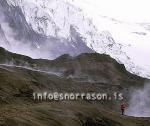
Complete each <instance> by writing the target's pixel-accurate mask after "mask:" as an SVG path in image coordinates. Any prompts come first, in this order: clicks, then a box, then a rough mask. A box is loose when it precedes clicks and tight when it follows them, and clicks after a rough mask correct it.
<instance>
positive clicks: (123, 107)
mask: <svg viewBox="0 0 150 126" xmlns="http://www.w3.org/2000/svg"><path fill="white" fill-rule="evenodd" d="M120 109H121V114H122V115H124V111H125V103H121V105H120Z"/></svg>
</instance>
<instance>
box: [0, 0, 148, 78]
mask: <svg viewBox="0 0 150 126" xmlns="http://www.w3.org/2000/svg"><path fill="white" fill-rule="evenodd" d="M0 12H1V13H0V17H1V20H0V36H2V37H1V38H2V40H1V41H0V46H2V47H4V48H6V49H8V50H9V51H12V52H16V53H20V54H24V55H28V56H31V57H32V58H51V59H53V58H56V57H58V56H59V55H62V54H64V53H69V54H70V55H77V54H79V53H84V52H98V53H106V54H109V55H110V56H112V57H113V58H115V59H116V60H117V61H118V62H120V63H122V64H125V66H126V68H127V70H128V71H130V72H132V73H134V74H137V75H140V76H143V77H147V78H150V73H149V71H146V70H144V69H143V68H140V67H137V66H136V65H135V63H133V62H132V59H131V58H130V55H127V53H126V52H127V50H128V46H127V48H125V46H123V45H122V44H118V43H119V41H116V39H114V38H113V36H114V34H112V33H114V32H112V31H111V30H109V29H104V30H103V29H100V28H98V27H97V26H96V24H95V23H94V22H93V21H92V19H90V18H88V17H87V16H86V15H85V14H84V13H83V11H82V10H81V8H79V7H77V6H76V5H75V2H74V0H1V1H0ZM102 19H103V20H105V17H102ZM109 22H113V21H112V20H109ZM99 23H101V20H100V21H99ZM102 24H103V22H102ZM105 25H106V26H107V24H105ZM103 27H104V26H103ZM107 27H108V26H107ZM146 28H147V27H146ZM133 34H140V35H143V34H144V33H143V32H135V33H133Z"/></svg>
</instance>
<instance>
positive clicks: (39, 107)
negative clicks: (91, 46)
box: [0, 48, 150, 126]
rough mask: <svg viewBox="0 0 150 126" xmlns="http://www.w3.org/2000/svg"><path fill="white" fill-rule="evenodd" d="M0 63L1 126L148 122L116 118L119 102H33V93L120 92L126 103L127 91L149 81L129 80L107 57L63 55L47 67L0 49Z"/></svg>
mask: <svg viewBox="0 0 150 126" xmlns="http://www.w3.org/2000/svg"><path fill="white" fill-rule="evenodd" d="M8 61H10V62H8ZM0 63H1V65H0V125H2V126H12V125H16V126H19V125H21V126H34V125H36V126H47V125H51V126H60V125H61V126H69V125H72V126H126V125H128V126H141V125H142V126H149V121H150V120H149V118H134V117H127V116H120V114H119V113H118V112H119V110H118V106H119V104H120V101H113V100H112V101H86V100H78V101H56V102H54V101H43V102H42V101H35V100H33V96H32V93H33V92H41V91H50V92H53V91H54V92H55V91H57V92H74V93H76V92H85V93H87V92H107V93H110V94H111V93H113V92H123V94H124V98H125V101H126V102H128V100H129V98H130V97H129V94H130V89H131V88H140V87H142V86H143V84H144V82H146V81H149V80H147V79H144V78H141V77H138V76H135V75H132V74H130V73H129V72H128V71H126V69H125V67H124V65H121V64H118V63H117V62H116V61H115V60H114V59H112V58H110V56H108V55H100V54H97V53H92V54H81V55H79V56H77V57H71V56H69V55H63V56H61V57H59V58H57V59H55V60H51V61H50V60H42V59H31V58H30V57H26V56H23V55H18V54H15V53H10V52H8V51H6V50H5V49H3V48H0ZM2 64H3V65H2ZM37 68H38V69H37Z"/></svg>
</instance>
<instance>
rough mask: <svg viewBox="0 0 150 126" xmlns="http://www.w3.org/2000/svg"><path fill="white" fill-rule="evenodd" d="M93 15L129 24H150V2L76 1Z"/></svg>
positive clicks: (117, 0)
mask: <svg viewBox="0 0 150 126" xmlns="http://www.w3.org/2000/svg"><path fill="white" fill-rule="evenodd" d="M74 1H75V2H76V3H77V4H79V5H80V6H82V8H84V10H88V11H90V12H91V13H92V12H93V13H95V10H97V13H99V14H100V15H105V16H110V17H114V18H116V19H119V20H123V21H128V22H150V16H149V12H150V7H149V5H150V1H149V0H74Z"/></svg>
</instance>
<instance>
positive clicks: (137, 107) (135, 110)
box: [127, 83, 150, 117]
mask: <svg viewBox="0 0 150 126" xmlns="http://www.w3.org/2000/svg"><path fill="white" fill-rule="evenodd" d="M127 115H131V116H135V117H150V83H146V84H145V86H144V88H143V89H139V90H135V91H134V92H133V93H132V97H131V100H130V102H129V108H128V110H127Z"/></svg>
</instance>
